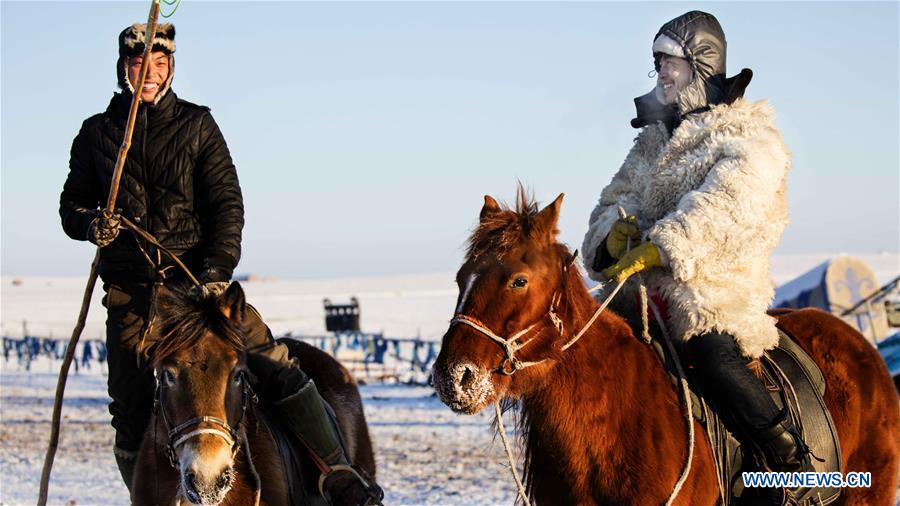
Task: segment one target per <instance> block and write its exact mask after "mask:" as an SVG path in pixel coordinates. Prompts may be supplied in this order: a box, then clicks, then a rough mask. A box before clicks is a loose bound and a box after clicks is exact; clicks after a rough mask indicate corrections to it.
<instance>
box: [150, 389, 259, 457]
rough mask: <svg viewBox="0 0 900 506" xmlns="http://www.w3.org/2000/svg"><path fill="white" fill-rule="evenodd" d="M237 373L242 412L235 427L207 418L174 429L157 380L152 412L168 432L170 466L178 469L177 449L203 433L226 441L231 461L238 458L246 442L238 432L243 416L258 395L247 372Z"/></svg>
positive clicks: (217, 419)
mask: <svg viewBox="0 0 900 506" xmlns="http://www.w3.org/2000/svg"><path fill="white" fill-rule="evenodd" d="M238 374H239V375H240V378H241V405H240V413H239V415H238V419H237V422H235V424H234V427H232V426H231V425H229V424H228V421H227V420H222V419H221V418H218V417H215V416H208V415H202V416H196V417H194V418H191V419H190V420H188V421H186V422H184V423H181V424H179V425H178V426H175V427H173V426H172V422H170V421H169V416H168V415H167V414H166V406H165V402H164V393H165V391H166V389H165V388H163V387H161V386H160V383H159V378H158V377H157V380H156V391H155V392H154V395H153V413H154V414H157V413H158V414H160V415H161V416H162V420H163V425H164V426H165V429H166V432H167V434H168V442H167V443H166V457H168V458H169V463H170V464H171V465H172V467H173V468H175V469H178V459H177V457H176V455H175V450H176V449H178V447H179V446H181V445H183V444H184V443H186V442H187V441H188V440H190V439H192V438H194V437H197V436H199V435H201V434H212V435H215V436H218V437H220V438H222V439H224V440H225V442H226V443H228V445H229V446H230V447H231V458H232V459H233V458H234V457H235V456H236V455H237V452H238V449H239V448H240V447H241V444H242V443H243V438H242V437H241V433H240V431H239V429H240V427H241V422H243V420H244V413H246V412H247V404H248V401H252V402H257V398H256V395H255V394H254V393H253V391H252V389H251V388H250V382H249V380H248V378H247V373H246V372H245V371H242V372H240V373H238ZM201 424H207V425H212V427H202V428H201V427H199V426H200V425H201ZM189 429H193V430H189Z"/></svg>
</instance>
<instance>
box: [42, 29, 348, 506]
mask: <svg viewBox="0 0 900 506" xmlns="http://www.w3.org/2000/svg"><path fill="white" fill-rule="evenodd" d="M145 32H146V25H142V24H135V25H132V26H129V27H128V28H126V29H125V30H123V31H122V33H121V34H120V35H119V59H118V62H117V64H116V72H117V77H118V84H119V88H120V89H121V90H122V92H121V93H116V94H115V95H114V96H113V98H112V100H111V101H110V103H109V106H108V107H107V109H106V111H104V112H102V113H100V114H96V115H94V116H91V117H90V118H88V119H87V120H85V121H84V123H83V125H82V127H81V131H80V132H79V133H78V135H77V136H76V137H75V140H74V141H73V143H72V151H71V158H70V162H69V175H68V178H67V179H66V182H65V185H64V187H63V191H62V194H61V195H60V208H59V213H60V217H61V218H62V225H63V229H64V230H65V232H66V234H68V235H69V237H71V238H73V239H76V240H88V241H91V242H92V243H94V244H96V245H97V246H99V247H100V248H102V249H101V250H100V266H99V272H100V277H101V279H102V280H103V287H104V290H105V291H106V296H105V297H104V299H103V303H104V306H106V308H107V321H106V339H107V347H108V350H109V356H108V360H109V380H108V388H109V395H110V397H112V403H111V404H110V408H109V409H110V413H111V414H112V417H113V418H112V425H113V427H115V429H116V440H115V448H114V453H115V456H116V462H117V464H118V466H119V470H120V472H121V474H122V478H123V480H125V483H126V485H127V486H128V487H129V490H130V488H131V479H132V473H133V470H134V464H135V457H136V453H137V450H138V448H139V447H140V444H141V439H142V437H143V434H144V431H145V429H146V428H147V422H148V421H149V419H150V414H151V409H152V405H153V394H154V388H155V380H154V377H153V371H152V369H151V368H150V366H149V360H148V357H147V350H148V348H149V345H150V344H151V343H150V341H152V339H153V337H152V333H151V332H150V327H151V326H152V325H151V322H152V321H153V318H154V316H155V315H154V306H155V304H154V300H155V296H156V287H158V286H161V285H164V284H165V285H170V284H176V283H183V282H184V277H185V276H184V274H183V273H182V272H181V271H180V269H179V268H178V267H177V266H175V264H174V262H173V261H172V260H171V259H170V258H169V257H168V256H166V255H165V254H164V253H162V252H160V251H159V250H157V249H156V248H155V247H153V246H152V245H151V244H148V243H147V242H146V241H144V240H143V239H141V238H139V237H138V236H137V235H136V234H134V233H132V232H131V231H130V230H127V229H122V228H121V221H122V218H123V217H124V218H127V219H128V220H130V221H131V222H133V223H135V224H136V225H138V226H140V227H141V228H143V229H144V230H145V231H147V232H149V233H150V234H151V235H152V236H154V237H155V238H156V239H157V240H158V241H159V243H160V244H162V245H163V246H164V247H166V248H167V249H169V250H170V251H172V252H173V253H175V254H176V255H178V257H179V258H180V260H181V261H182V262H184V264H185V265H186V266H187V267H188V268H189V269H190V270H191V272H192V273H193V274H194V275H195V276H197V278H198V279H199V280H200V281H201V283H203V286H202V287H201V290H210V291H213V292H219V293H221V292H223V291H224V288H225V287H227V285H228V281H229V280H230V279H231V275H232V272H233V271H234V268H235V266H236V265H237V263H238V260H240V256H241V231H242V229H243V226H244V205H243V199H242V197H241V188H240V185H239V183H238V178H237V172H236V171H235V167H234V164H233V163H232V161H231V155H230V154H229V151H228V146H227V145H226V143H225V139H224V137H223V136H222V133H221V132H220V131H219V127H218V125H216V122H215V120H213V117H212V115H211V114H210V112H209V108H207V107H204V106H200V105H196V104H192V103H190V102H187V101H185V100H182V99H180V98H178V97H177V96H176V95H175V93H174V92H173V91H172V89H171V83H172V77H173V73H174V52H175V28H174V26H172V25H171V24H160V25H158V26H157V29H156V33H155V34H154V38H153V48H152V52H151V53H150V62H149V69H148V73H147V77H146V80H145V83H144V86H143V88H142V89H141V90H139V92H140V96H141V104H140V107H139V109H138V116H137V121H136V123H135V127H134V135H133V137H132V141H131V142H132V144H131V149H130V151H129V154H128V158H127V160H126V163H125V166H124V171H123V174H122V179H121V182H120V185H119V193H118V199H117V202H116V206H117V210H116V212H115V213H109V212H107V211H105V210H102V209H103V208H104V207H105V205H106V201H107V197H108V191H109V188H110V182H111V180H112V176H113V169H114V166H115V163H116V158H117V155H118V150H119V146H120V144H121V142H122V139H123V137H124V132H125V127H126V122H127V118H128V111H129V108H130V104H131V100H132V96H133V94H134V93H135V90H134V87H133V83H136V82H137V81H138V79H139V75H140V68H141V63H142V59H143V52H144V40H145ZM247 315H248V318H247V321H246V322H245V324H244V325H245V333H246V334H247V341H248V343H247V348H248V358H247V361H248V365H249V366H250V367H251V369H252V370H253V372H254V374H255V375H256V376H257V377H258V378H259V379H260V382H261V383H266V384H264V385H261V389H262V390H265V391H270V390H271V391H276V392H279V398H277V399H272V400H273V404H274V409H275V410H276V413H280V414H283V416H281V418H282V421H283V423H284V424H285V425H286V426H287V428H288V429H290V430H291V431H292V432H293V433H294V434H295V435H297V437H300V438H301V439H303V440H304V441H305V442H306V444H307V446H309V447H310V448H311V449H312V450H313V451H315V452H316V453H317V454H318V455H319V456H320V457H321V458H322V459H323V460H324V461H325V462H326V463H327V464H329V465H331V466H334V465H338V464H347V458H346V456H345V455H344V451H343V449H342V445H341V441H340V436H339V434H338V429H337V425H336V424H335V423H334V420H333V418H332V417H331V416H330V415H329V414H328V412H327V408H326V407H325V405H324V401H323V400H322V398H321V396H320V395H319V393H318V391H317V390H316V388H315V385H314V384H313V383H312V381H311V380H309V378H308V377H307V376H306V374H305V373H304V372H303V371H301V370H300V369H299V368H297V367H296V364H295V363H294V362H293V361H292V360H291V359H290V358H289V357H288V355H287V350H286V348H285V347H284V346H283V345H280V344H277V343H275V341H274V339H273V338H272V334H271V332H270V331H269V329H268V327H266V326H265V324H264V323H263V322H262V319H261V318H260V316H259V313H257V312H256V311H255V310H253V309H252V308H251V310H250V311H248V312H247ZM298 414H302V416H300V415H298ZM348 474H349V473H339V474H336V475H335V476H341V478H340V479H329V480H327V481H326V488H329V489H330V490H329V492H331V496H332V498H336V497H348V496H349V497H354V498H355V497H359V496H361V495H364V494H362V493H363V492H365V491H360V490H355V489H359V487H360V485H359V482H352V483H348V480H347V479H346V478H345V476H346V475H348ZM329 484H332V485H333V486H330V485H329ZM336 502H343V501H342V500H339V499H338V500H336ZM353 502H356V501H355V499H354V501H353Z"/></svg>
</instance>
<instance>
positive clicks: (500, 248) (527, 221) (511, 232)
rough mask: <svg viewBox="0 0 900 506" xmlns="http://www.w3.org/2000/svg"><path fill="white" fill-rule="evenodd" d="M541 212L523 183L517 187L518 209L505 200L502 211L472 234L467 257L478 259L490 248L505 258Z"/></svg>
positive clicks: (483, 219)
mask: <svg viewBox="0 0 900 506" xmlns="http://www.w3.org/2000/svg"><path fill="white" fill-rule="evenodd" d="M537 215H538V205H537V202H535V200H534V196H533V195H528V193H527V192H526V190H525V189H524V188H523V187H522V185H521V184H520V185H519V188H518V189H517V190H516V207H515V209H511V208H510V207H509V206H508V205H506V204H505V203H504V204H501V206H500V210H499V211H496V212H494V213H491V214H489V215H488V216H484V217H482V219H481V222H480V223H479V225H478V228H476V229H475V231H474V232H472V235H471V237H469V241H468V251H467V253H466V256H467V259H468V260H475V259H477V258H479V257H480V256H482V255H484V254H485V253H487V252H489V251H494V252H496V255H497V256H498V257H502V256H503V255H504V254H506V253H507V252H508V251H509V250H510V249H511V248H512V247H513V246H514V245H516V244H518V243H519V242H520V241H521V240H522V239H523V238H525V237H527V236H528V233H529V232H530V231H531V230H532V228H533V227H532V225H533V223H534V218H535V217H536V216H537Z"/></svg>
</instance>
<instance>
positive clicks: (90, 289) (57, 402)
mask: <svg viewBox="0 0 900 506" xmlns="http://www.w3.org/2000/svg"><path fill="white" fill-rule="evenodd" d="M158 19H159V0H151V4H150V14H149V16H148V18H147V31H146V33H145V37H144V55H143V61H142V62H141V72H140V77H139V78H138V82H137V83H136V86H134V92H133V93H132V97H131V109H130V110H129V112H128V124H127V127H126V129H125V138H124V139H123V140H122V145H121V146H120V147H119V154H118V157H117V158H116V165H115V169H114V171H113V178H112V183H111V184H110V188H109V198H108V199H107V201H106V210H107V211H109V212H114V211H115V208H116V198H117V197H118V195H119V181H120V180H121V179H122V171H123V169H124V167H125V159H126V158H127V157H128V150H129V149H130V148H131V136H132V134H133V133H134V122H135V119H136V118H137V111H138V106H139V105H140V102H141V90H142V89H143V87H144V81H145V80H146V78H147V69H149V68H150V54H151V53H152V52H153V38H154V36H155V35H156V24H157V21H158ZM126 79H127V76H126ZM99 264H100V247H99V246H98V247H97V251H96V252H95V253H94V261H93V262H91V272H90V274H88V281H87V286H86V287H85V289H84V297H83V298H82V301H81V311H80V313H79V314H78V322H77V323H76V324H75V328H74V329H73V330H72V337H71V338H70V339H69V345H68V347H67V348H66V354H65V356H64V357H63V363H62V365H61V366H60V368H59V378H58V379H57V382H56V396H55V398H54V400H53V417H52V419H51V421H50V442H49V443H48V445H47V453H46V454H45V456H44V468H43V470H42V471H41V484H40V492H39V493H38V502H37V504H38V506H45V505H46V504H47V492H48V488H49V485H50V471H51V469H52V468H53V459H54V458H55V457H56V449H57V447H58V445H59V432H60V418H61V415H62V401H63V395H64V392H65V390H66V380H67V379H68V376H69V367H70V366H71V365H72V359H73V358H74V357H75V345H76V344H78V340H79V339H80V338H81V332H82V331H83V330H84V324H85V321H86V320H87V315H88V310H89V309H90V306H91V296H92V295H93V293H94V287H95V286H96V284H97V272H98V267H99Z"/></svg>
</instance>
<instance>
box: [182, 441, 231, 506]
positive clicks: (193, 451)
mask: <svg viewBox="0 0 900 506" xmlns="http://www.w3.org/2000/svg"><path fill="white" fill-rule="evenodd" d="M185 436H191V437H190V438H189V439H188V440H187V441H186V442H184V443H183V444H182V445H181V447H180V448H177V449H176V451H177V452H178V453H179V455H178V471H179V474H180V476H181V489H182V492H183V495H184V497H185V499H187V500H188V501H189V502H190V503H192V504H198V505H203V506H211V505H216V504H219V503H221V502H222V501H223V500H224V499H225V496H226V494H228V491H229V490H231V485H232V483H233V482H234V453H233V451H232V448H234V440H232V439H231V437H230V436H229V435H228V434H227V433H225V432H222V431H220V430H218V429H198V430H195V431H192V432H191V433H189V434H186V435H185Z"/></svg>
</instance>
